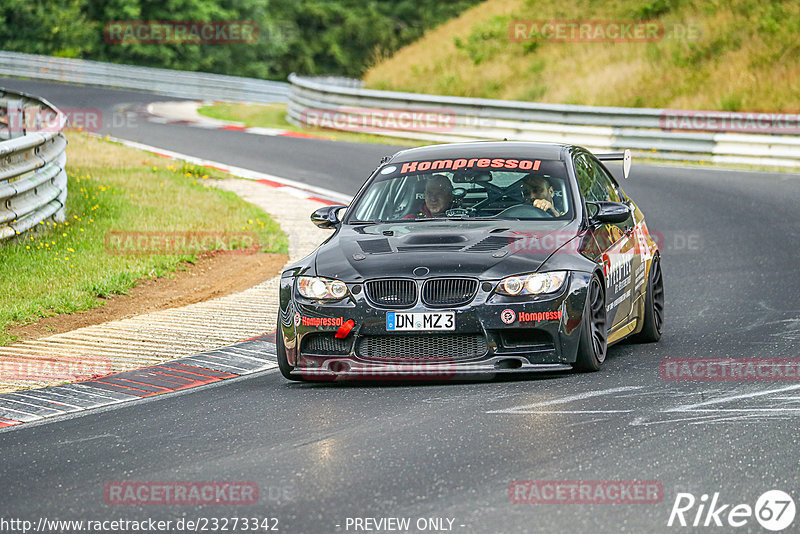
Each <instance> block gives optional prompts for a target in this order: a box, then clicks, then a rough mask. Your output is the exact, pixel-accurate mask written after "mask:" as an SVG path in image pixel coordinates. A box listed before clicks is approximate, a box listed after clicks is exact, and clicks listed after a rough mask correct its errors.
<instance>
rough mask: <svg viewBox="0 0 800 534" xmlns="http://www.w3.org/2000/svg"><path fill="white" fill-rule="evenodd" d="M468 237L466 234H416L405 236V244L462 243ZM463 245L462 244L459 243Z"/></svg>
mask: <svg viewBox="0 0 800 534" xmlns="http://www.w3.org/2000/svg"><path fill="white" fill-rule="evenodd" d="M467 240H468V239H467V237H466V236H463V235H458V234H418V235H410V236H408V237H407V238H406V240H405V244H406V245H455V244H457V243H464V242H466V241H467ZM461 246H462V247H463V246H464V245H463V244H462V245H461Z"/></svg>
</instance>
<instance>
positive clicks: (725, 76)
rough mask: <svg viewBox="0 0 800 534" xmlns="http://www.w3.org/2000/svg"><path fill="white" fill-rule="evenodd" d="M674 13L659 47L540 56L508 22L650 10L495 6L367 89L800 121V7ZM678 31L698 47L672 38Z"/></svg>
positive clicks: (709, 6)
mask: <svg viewBox="0 0 800 534" xmlns="http://www.w3.org/2000/svg"><path fill="white" fill-rule="evenodd" d="M660 3H661V2H659V1H654V2H651V3H649V5H650V6H656V7H657V6H658V5H659V4H660ZM665 4H666V3H665ZM671 4H679V5H677V6H674V5H673V7H672V8H671V9H670V8H668V7H667V8H666V9H665V10H662V12H660V13H657V18H658V20H660V21H661V22H662V23H663V25H664V27H665V28H666V29H667V32H668V33H667V35H666V36H665V38H664V39H662V40H660V41H658V42H653V43H560V42H543V43H539V44H538V45H535V46H531V45H526V44H524V43H516V42H512V41H510V40H509V39H508V24H509V21H511V20H515V19H523V20H531V19H532V20H548V19H582V20H591V19H594V20H598V19H600V20H610V19H621V20H633V19H641V18H642V17H643V16H647V17H650V16H651V14H650V13H648V12H646V11H644V9H645V8H644V7H643V6H647V5H648V4H646V3H645V4H643V3H642V2H639V1H634V0H615V1H612V2H605V3H603V4H602V5H601V4H599V3H597V2H591V1H588V0H578V1H576V2H571V3H565V2H563V1H557V0H538V1H533V0H527V1H526V0H488V1H487V2H484V3H483V4H480V5H478V6H476V7H474V8H472V9H470V10H468V11H466V12H465V13H463V14H462V16H460V17H458V18H456V19H454V20H451V21H449V22H447V23H445V24H443V25H442V26H440V27H438V28H435V29H433V30H431V31H429V32H427V33H426V34H425V35H424V36H423V37H422V39H420V40H419V41H417V42H416V43H413V44H411V45H410V46H407V47H405V48H403V49H402V50H400V51H399V52H397V53H396V54H395V55H394V56H393V57H392V58H390V59H388V60H386V61H384V62H382V63H380V64H378V65H376V66H374V67H373V68H372V69H370V70H369V72H368V73H367V74H366V76H365V80H366V82H367V86H368V87H372V88H376V89H394V90H400V91H411V92H419V93H434V94H451V95H459V96H477V97H486V98H503V99H514V100H531V101H539V102H562V103H572V104H588V105H611V106H640V107H665V108H684V109H725V110H763V111H797V110H798V108H799V107H800V105H799V104H798V101H800V61H798V55H800V38H798V35H800V3H797V2H791V1H784V2H777V3H765V2H759V1H757V0H732V1H725V0H711V1H707V2H704V3H701V4H697V5H695V4H693V3H690V2H688V1H687V0H678V1H677V2H672V3H671ZM676 24H681V25H683V27H692V28H697V29H699V36H698V37H697V38H696V39H691V40H689V39H684V38H676V37H674V35H673V34H672V33H671V30H673V28H675V27H676ZM458 42H460V43H461V45H460V46H459V45H458V44H457V43H458Z"/></svg>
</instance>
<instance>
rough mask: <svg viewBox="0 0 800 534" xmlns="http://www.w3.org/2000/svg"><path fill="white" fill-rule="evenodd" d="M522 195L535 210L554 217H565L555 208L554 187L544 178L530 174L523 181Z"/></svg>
mask: <svg viewBox="0 0 800 534" xmlns="http://www.w3.org/2000/svg"><path fill="white" fill-rule="evenodd" d="M522 195H523V197H524V198H525V202H527V203H530V204H532V205H533V207H535V208H539V209H540V210H542V211H545V212H547V213H548V214H549V215H552V216H553V217H560V216H561V215H563V214H562V213H559V211H558V210H557V209H556V208H555V205H554V203H553V186H552V185H550V182H548V181H547V179H546V178H544V177H543V176H536V175H534V174H529V175H527V176H525V178H523V179H522Z"/></svg>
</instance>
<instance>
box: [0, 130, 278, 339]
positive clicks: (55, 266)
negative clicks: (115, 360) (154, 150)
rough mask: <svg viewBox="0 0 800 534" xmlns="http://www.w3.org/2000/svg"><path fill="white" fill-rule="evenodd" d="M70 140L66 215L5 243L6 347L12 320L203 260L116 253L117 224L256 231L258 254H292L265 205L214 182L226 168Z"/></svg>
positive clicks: (71, 305)
mask: <svg viewBox="0 0 800 534" xmlns="http://www.w3.org/2000/svg"><path fill="white" fill-rule="evenodd" d="M68 139H69V145H68V147H67V157H68V165H67V174H68V190H69V195H68V197H67V206H66V208H67V220H66V222H64V223H54V222H46V223H42V224H40V225H39V226H38V227H37V229H36V230H35V231H32V232H28V233H25V234H23V235H21V236H19V237H17V238H16V239H14V240H13V241H10V242H6V243H3V244H0V346H1V345H6V344H8V343H10V342H13V341H14V337H13V336H11V335H10V334H8V333H7V332H6V329H7V328H8V327H9V326H10V325H11V324H14V323H21V324H25V323H29V322H33V321H35V320H37V319H38V318H40V317H44V316H49V315H56V314H61V313H73V312H78V311H82V310H86V309H89V308H94V307H96V306H99V305H102V299H103V298H107V297H109V296H111V295H114V294H124V293H126V292H127V290H128V289H130V288H131V287H133V286H134V285H136V283H137V281H138V280H140V279H143V278H153V277H160V276H168V275H169V273H170V272H173V271H175V270H176V269H179V268H182V266H184V265H185V262H189V263H193V262H195V261H196V258H197V256H196V254H182V255H178V254H172V255H163V254H159V255H143V254H137V255H129V254H124V255H123V254H114V253H110V252H109V250H107V248H106V243H107V241H106V239H107V235H109V232H112V231H116V232H215V233H219V232H225V233H231V234H234V233H239V234H241V233H243V232H252V233H254V234H255V235H256V236H257V240H258V243H259V247H260V250H261V251H263V252H276V253H284V254H285V253H287V251H288V240H287V237H286V235H285V234H283V232H282V231H281V229H280V227H279V226H278V224H277V223H276V222H274V221H273V220H272V219H271V218H270V217H269V215H268V214H267V213H266V212H264V211H263V210H261V209H260V208H257V207H256V206H253V205H252V204H249V203H247V202H245V201H244V200H242V199H240V198H239V197H238V196H236V195H235V194H233V193H230V192H227V191H221V190H219V189H215V188H213V187H209V186H208V183H207V182H206V180H207V179H209V178H222V179H224V178H225V175H222V174H219V173H217V174H216V175H215V174H214V173H213V171H210V170H208V169H205V168H202V167H194V166H191V165H188V164H182V163H180V162H173V161H165V160H164V159H162V158H158V157H156V156H153V155H150V154H148V153H145V152H141V151H138V150H134V149H132V148H128V147H124V146H121V145H118V144H115V143H111V142H108V141H104V140H100V139H96V138H92V137H89V136H87V135H86V134H82V133H77V132H70V133H68ZM235 247H236V245H235V244H234V245H233V248H235ZM192 250H194V249H192ZM111 252H113V251H111ZM98 297H100V298H98Z"/></svg>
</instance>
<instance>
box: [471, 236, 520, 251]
mask: <svg viewBox="0 0 800 534" xmlns="http://www.w3.org/2000/svg"><path fill="white" fill-rule="evenodd" d="M520 239H522V238H521V237H509V236H500V235H490V236H489V237H486V238H484V239H482V240H480V241H478V242H477V243H475V244H474V245H472V246H471V247H469V248H468V249H467V252H494V251H495V250H500V249H501V248H503V247H505V246H508V245H510V244H511V243H514V242H515V241H519V240H520Z"/></svg>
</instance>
